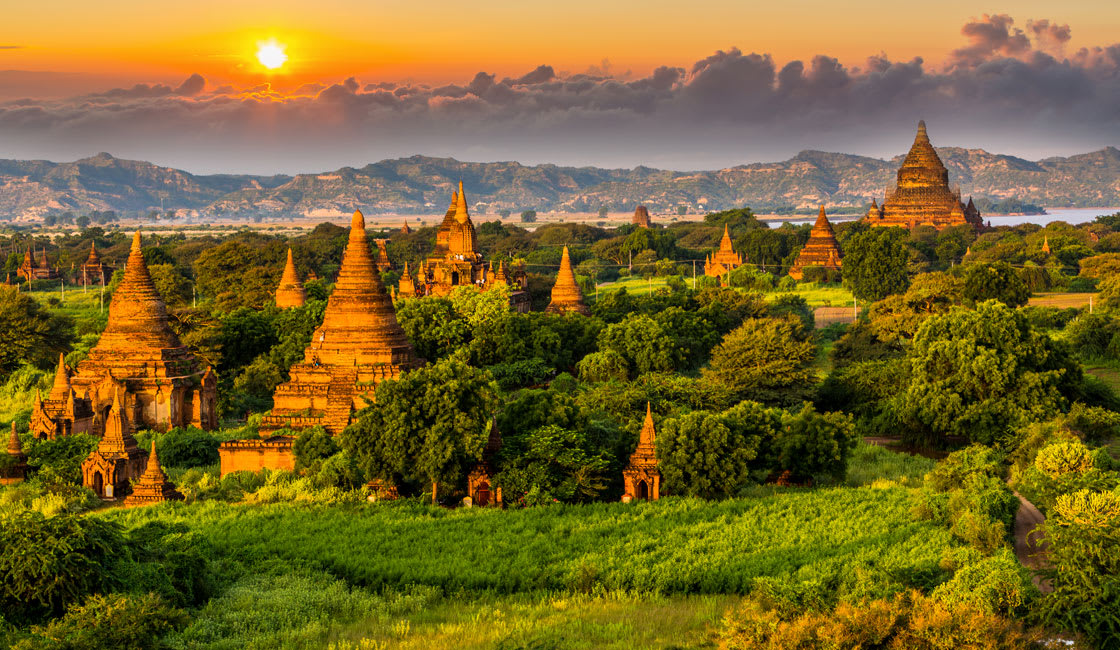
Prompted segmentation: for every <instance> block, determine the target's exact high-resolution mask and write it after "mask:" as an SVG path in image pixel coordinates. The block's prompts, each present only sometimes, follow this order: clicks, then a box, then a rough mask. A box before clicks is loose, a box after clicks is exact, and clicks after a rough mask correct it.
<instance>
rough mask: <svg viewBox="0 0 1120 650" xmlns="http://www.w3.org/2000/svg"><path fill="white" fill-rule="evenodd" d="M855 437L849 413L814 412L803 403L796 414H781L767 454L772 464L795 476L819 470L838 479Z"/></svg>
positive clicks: (808, 475) (773, 466)
mask: <svg viewBox="0 0 1120 650" xmlns="http://www.w3.org/2000/svg"><path fill="white" fill-rule="evenodd" d="M856 441H857V437H856V435H855V428H854V427H853V426H852V419H851V417H850V416H848V415H846V414H844V413H824V414H822V413H817V412H816V411H815V410H814V409H813V407H812V406H810V405H808V404H806V405H805V406H804V407H803V408H802V409H801V411H800V412H798V413H797V414H792V413H785V414H783V416H782V422H781V427H780V428H779V429H778V431H777V432H776V434H775V435H774V437H773V439H772V440H771V441H770V442H769V444H768V445H767V448H768V453H767V457H768V459H769V460H770V463H769V465H770V467H771V468H773V469H775V470H783V471H789V472H790V473H791V474H793V477H794V478H795V479H797V480H801V479H807V478H811V477H813V476H816V475H821V474H827V475H829V476H831V477H832V478H834V479H841V478H843V477H844V474H845V473H846V472H847V470H848V457H849V455H850V454H851V451H852V448H853V447H855V444H856Z"/></svg>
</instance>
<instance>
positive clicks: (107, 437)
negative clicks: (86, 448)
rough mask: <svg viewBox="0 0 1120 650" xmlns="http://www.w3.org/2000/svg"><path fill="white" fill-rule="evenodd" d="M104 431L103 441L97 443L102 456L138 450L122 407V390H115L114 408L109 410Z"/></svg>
mask: <svg viewBox="0 0 1120 650" xmlns="http://www.w3.org/2000/svg"><path fill="white" fill-rule="evenodd" d="M104 429H105V430H104V433H103V434H102V435H101V441H100V442H98V443H97V450H98V451H99V452H101V453H102V454H112V453H127V452H128V451H129V450H130V449H136V439H135V438H133V437H132V428H131V425H130V424H129V422H128V416H126V415H125V413H124V409H123V408H122V407H121V394H120V389H113V406H112V407H110V408H109V416H108V417H107V418H106V420H105V427H104Z"/></svg>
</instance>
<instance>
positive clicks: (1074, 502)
mask: <svg viewBox="0 0 1120 650" xmlns="http://www.w3.org/2000/svg"><path fill="white" fill-rule="evenodd" d="M1041 529H1042V533H1043V534H1044V535H1045V536H1046V541H1047V542H1048V543H1049V551H1048V559H1049V561H1050V565H1051V568H1050V569H1048V570H1047V571H1046V572H1045V574H1044V575H1045V576H1046V577H1047V578H1049V579H1050V580H1051V582H1052V584H1053V586H1054V590H1053V591H1052V592H1051V593H1049V594H1046V595H1045V596H1044V597H1043V598H1042V600H1041V603H1040V605H1041V606H1040V608H1039V610H1038V618H1039V620H1041V621H1042V622H1044V623H1045V624H1046V625H1049V626H1052V627H1056V628H1060V629H1064V630H1070V631H1073V632H1079V633H1081V634H1084V635H1085V636H1086V637H1087V638H1088V639H1089V640H1090V641H1091V642H1092V643H1093V645H1094V646H1096V647H1099V648H1115V647H1118V645H1120V607H1117V603H1118V602H1120V495H1117V494H1115V493H1112V492H1092V491H1090V490H1081V491H1078V492H1075V493H1073V494H1065V495H1062V496H1059V497H1058V498H1057V500H1056V502H1055V504H1054V508H1053V509H1052V512H1051V513H1050V516H1049V518H1048V519H1047V520H1046V523H1044V524H1043V525H1042V527H1041Z"/></svg>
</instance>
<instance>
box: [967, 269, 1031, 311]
mask: <svg viewBox="0 0 1120 650" xmlns="http://www.w3.org/2000/svg"><path fill="white" fill-rule="evenodd" d="M1030 297H1031V290H1030V289H1029V288H1028V287H1027V283H1026V282H1024V281H1023V278H1022V277H1020V276H1019V274H1018V273H1016V271H1015V269H1013V268H1012V267H1011V265H1010V264H1008V263H1007V262H995V263H993V264H973V265H972V266H970V267H969V268H968V272H967V273H966V274H965V278H964V298H965V300H968V301H969V302H971V303H979V302H984V301H985V300H998V301H1000V302H1002V303H1003V304H1005V305H1008V306H1010V307H1021V306H1022V305H1025V304H1027V299H1028V298H1030Z"/></svg>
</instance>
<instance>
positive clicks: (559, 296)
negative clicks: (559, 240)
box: [545, 246, 591, 315]
mask: <svg viewBox="0 0 1120 650" xmlns="http://www.w3.org/2000/svg"><path fill="white" fill-rule="evenodd" d="M545 311H546V312H549V313H554V314H559V313H565V312H576V313H580V314H584V315H588V314H590V313H591V310H590V309H588V308H587V305H585V304H583V294H582V293H581V292H580V290H579V283H577V282H576V274H575V272H573V271H572V258H571V256H570V255H569V254H568V247H567V246H565V247H564V252H563V254H561V256H560V272H559V273H557V274H556V284H554V285H553V286H552V301H551V302H549V303H548V307H547V308H545Z"/></svg>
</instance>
